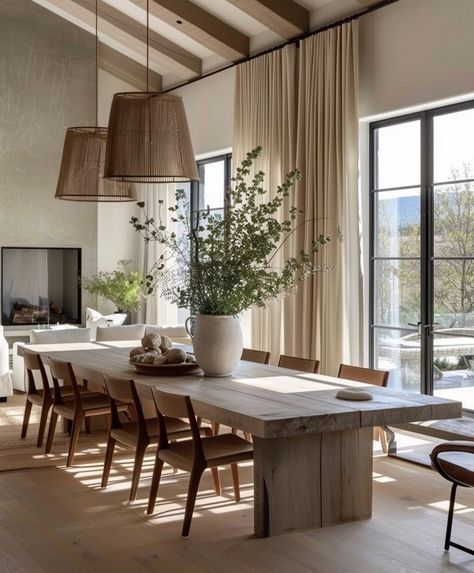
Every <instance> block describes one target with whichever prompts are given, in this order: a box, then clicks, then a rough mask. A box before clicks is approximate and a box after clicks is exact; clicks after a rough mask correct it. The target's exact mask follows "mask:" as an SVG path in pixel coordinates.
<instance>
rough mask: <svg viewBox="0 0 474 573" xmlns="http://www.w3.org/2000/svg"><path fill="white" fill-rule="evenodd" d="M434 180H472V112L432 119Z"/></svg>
mask: <svg viewBox="0 0 474 573" xmlns="http://www.w3.org/2000/svg"><path fill="white" fill-rule="evenodd" d="M433 149H434V181H435V182H436V181H451V180H453V179H474V109H468V110H465V111H458V112H455V113H447V114H444V115H439V116H436V117H434V119H433Z"/></svg>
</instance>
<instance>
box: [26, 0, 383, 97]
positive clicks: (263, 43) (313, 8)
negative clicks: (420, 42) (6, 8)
mask: <svg viewBox="0 0 474 573" xmlns="http://www.w3.org/2000/svg"><path fill="white" fill-rule="evenodd" d="M33 1H34V2H36V3H37V4H40V5H42V6H43V7H45V8H47V9H48V10H51V11H52V12H54V13H56V14H58V15H59V16H61V17H63V18H66V19H68V20H69V21H71V22H73V23H74V24H76V25H78V26H80V27H82V28H84V29H86V30H87V31H89V32H92V33H94V25H95V22H94V20H95V19H94V17H93V15H92V14H90V13H87V11H85V10H83V9H81V8H77V10H76V6H75V5H74V1H73V0H62V2H58V0H33ZM104 1H105V2H106V3H107V4H109V5H110V6H112V7H113V8H115V9H117V10H119V11H120V12H122V13H123V14H125V15H127V16H128V17H129V18H131V19H133V20H135V21H137V22H139V23H141V24H142V25H145V24H146V11H145V10H144V9H143V8H140V7H139V6H137V4H136V0H135V2H134V1H132V0H104ZM296 1H297V3H298V4H300V5H301V6H303V7H304V8H306V9H307V10H309V11H310V29H311V30H314V29H317V28H319V27H321V26H324V25H326V24H328V23H330V22H333V21H336V20H338V19H340V18H344V17H347V16H349V15H351V14H354V13H356V12H360V11H362V10H363V8H364V5H365V6H366V5H367V4H368V3H369V2H370V0H296ZM372 1H373V2H374V3H375V2H376V1H377V0H372ZM192 2H193V3H194V4H197V5H199V6H200V7H201V8H203V9H204V10H206V11H207V12H210V13H212V14H213V15H214V16H216V17H217V18H219V19H220V20H222V21H223V22H225V23H226V24H229V25H230V26H232V27H233V28H235V29H236V30H238V31H239V32H241V33H243V34H245V35H246V36H248V37H249V40H250V42H249V43H250V54H255V53H257V52H259V51H261V50H264V49H268V48H271V47H273V46H277V45H279V44H281V43H283V42H284V41H285V39H284V38H282V37H281V36H279V35H278V34H276V33H275V32H273V31H272V30H270V29H269V28H267V27H266V26H265V25H264V24H262V23H261V22H258V21H257V20H255V19H254V18H252V17H251V16H249V15H247V14H246V13H244V12H243V11H241V10H239V9H238V8H237V7H236V6H235V5H234V4H231V3H230V2H228V1H227V0H192ZM142 5H144V6H145V3H144V2H143V3H142ZM150 29H151V30H153V31H155V32H157V33H159V34H160V35H161V36H163V37H164V38H167V39H168V40H170V41H172V42H174V43H175V44H177V45H178V46H179V47H181V48H184V49H185V50H187V51H188V52H189V53H191V54H193V55H194V56H197V57H198V58H200V59H201V60H202V68H203V73H206V72H208V71H212V70H214V69H218V68H220V67H223V66H225V65H227V64H228V63H229V61H228V60H226V59H224V58H223V57H221V56H219V55H217V54H215V53H213V52H212V51H211V50H210V49H208V48H207V47H205V46H203V45H202V44H200V43H198V42H197V41H195V40H194V39H192V38H190V37H189V36H188V35H186V34H184V33H183V32H181V31H180V30H179V29H176V28H175V27H173V26H171V25H169V24H167V23H166V22H164V21H162V20H159V19H158V18H156V17H155V16H153V15H150ZM121 35H122V37H123V34H118V35H117V34H115V36H114V35H113V34H112V33H110V32H109V28H108V26H107V24H106V23H105V22H103V21H102V22H101V19H100V18H99V38H100V40H101V41H102V42H103V43H104V44H107V45H109V46H111V47H113V48H114V49H116V50H118V51H120V52H122V53H123V54H125V55H126V56H128V57H130V58H132V59H134V60H136V61H138V62H139V63H141V64H143V65H144V64H146V49H145V45H144V44H142V45H140V44H135V46H132V47H131V46H130V43H127V42H124V44H122V43H121V41H120V36H121ZM143 40H144V38H143ZM155 55H156V54H155ZM150 59H151V60H152V61H151V62H150V68H151V69H153V70H154V71H156V72H157V73H159V74H161V75H162V76H163V87H164V88H166V87H170V86H173V85H176V84H178V83H182V82H183V81H185V80H186V79H188V78H186V77H183V73H182V72H181V73H176V72H175V71H174V70H173V67H172V66H170V65H166V63H163V62H157V61H155V60H154V59H153V54H151V55H150Z"/></svg>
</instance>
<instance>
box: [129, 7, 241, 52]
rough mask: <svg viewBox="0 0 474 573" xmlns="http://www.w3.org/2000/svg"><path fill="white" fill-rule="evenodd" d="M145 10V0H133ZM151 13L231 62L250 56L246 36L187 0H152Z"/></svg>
mask: <svg viewBox="0 0 474 573" xmlns="http://www.w3.org/2000/svg"><path fill="white" fill-rule="evenodd" d="M132 2H133V3H134V4H136V5H137V6H140V8H142V9H146V0H132ZM150 14H152V15H153V16H156V18H159V19H160V20H162V21H163V22H166V23H167V24H168V25H170V26H173V28H176V29H177V30H179V31H180V32H182V33H183V34H186V36H188V37H189V38H191V39H193V40H194V41H195V42H198V43H199V44H202V45H203V46H205V47H206V48H208V49H209V50H211V52H214V53H215V54H218V55H219V56H222V57H223V58H225V59H226V60H229V61H231V62H233V61H237V60H240V59H241V58H244V57H247V56H248V55H249V44H250V42H249V38H248V36H246V35H245V34H242V32H239V31H238V30H236V29H235V28H233V27H232V26H229V24H226V23H225V22H223V21H222V20H220V19H219V18H217V17H216V16H214V15H213V14H211V13H209V12H206V10H203V9H202V8H201V7H200V6H197V5H196V4H193V3H192V2H190V0H151V2H150Z"/></svg>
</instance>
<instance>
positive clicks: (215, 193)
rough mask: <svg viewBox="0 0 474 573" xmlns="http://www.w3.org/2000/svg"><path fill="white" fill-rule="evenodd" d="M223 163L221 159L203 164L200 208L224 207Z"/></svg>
mask: <svg viewBox="0 0 474 573" xmlns="http://www.w3.org/2000/svg"><path fill="white" fill-rule="evenodd" d="M224 164H225V162H224V161H223V160H221V161H213V162H212V163H204V164H203V166H202V167H203V172H204V177H203V182H202V187H201V189H202V193H201V196H202V204H201V205H200V207H201V209H205V208H206V207H210V208H211V209H219V208H222V207H224V187H225V179H224Z"/></svg>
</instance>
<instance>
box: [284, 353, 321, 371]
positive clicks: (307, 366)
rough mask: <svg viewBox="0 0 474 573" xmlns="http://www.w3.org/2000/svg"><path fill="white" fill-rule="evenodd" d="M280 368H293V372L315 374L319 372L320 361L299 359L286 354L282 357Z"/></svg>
mask: <svg viewBox="0 0 474 573" xmlns="http://www.w3.org/2000/svg"><path fill="white" fill-rule="evenodd" d="M278 366H279V367H280V368H291V369H292V370H300V371H301V372H311V373H313V374H315V373H317V372H319V360H312V359H310V358H297V357H296V356H287V355H286V354H281V355H280V360H279V361H278Z"/></svg>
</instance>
